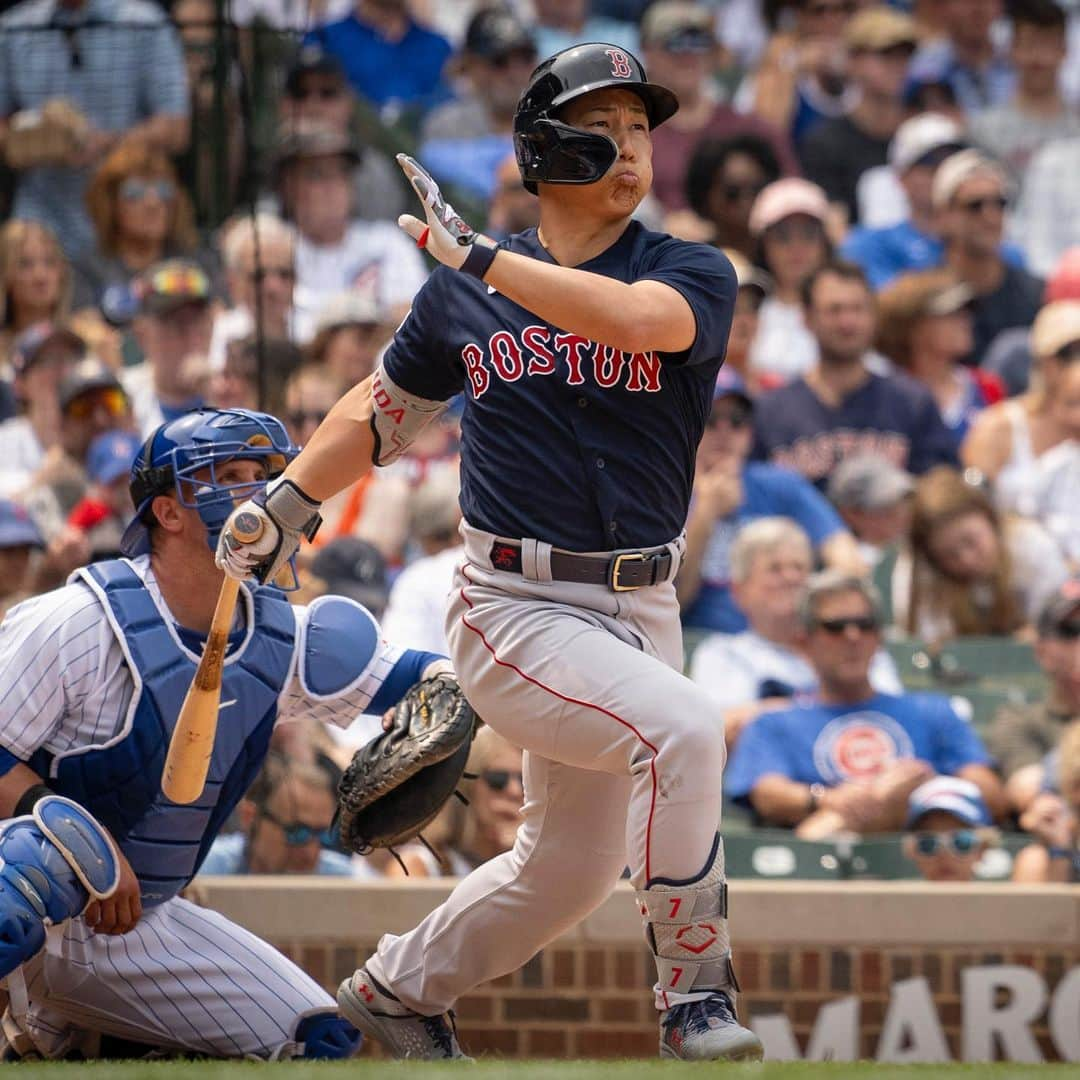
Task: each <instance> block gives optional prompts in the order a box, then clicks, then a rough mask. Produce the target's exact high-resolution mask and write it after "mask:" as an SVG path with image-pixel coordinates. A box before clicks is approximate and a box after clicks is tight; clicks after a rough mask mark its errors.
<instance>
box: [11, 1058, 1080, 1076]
mask: <svg viewBox="0 0 1080 1080" xmlns="http://www.w3.org/2000/svg"><path fill="white" fill-rule="evenodd" d="M688 1070H689V1075H692V1076H703V1075H709V1076H716V1077H723V1078H724V1080H984V1078H985V1080H1051V1078H1052V1080H1058V1078H1060V1080H1066V1078H1074V1077H1080V1065H1006V1064H995V1065H880V1064H878V1063H876V1062H872V1061H867V1062H853V1063H847V1062H839V1063H832V1062H826V1063H821V1062H801V1061H800V1062H772V1063H768V1062H767V1063H765V1064H760V1065H721V1064H718V1063H701V1064H697V1065H687V1064H685V1063H682V1062H661V1061H613V1062H609V1061H603V1062H601V1061H551V1062H548V1061H509V1060H502V1061H497V1060H487V1061H481V1062H478V1063H477V1064H475V1065H468V1064H464V1063H463V1064H449V1063H446V1064H441V1065H436V1064H429V1063H420V1062H417V1063H415V1064H410V1063H409V1062H405V1061H401V1062H382V1061H367V1060H360V1061H352V1062H334V1063H328V1062H324V1063H315V1062H298V1061H287V1062H277V1063H274V1064H269V1065H267V1064H263V1063H261V1062H250V1063H249V1062H221V1061H205V1062H204V1061H199V1062H123V1063H119V1062H108V1061H103V1062H93V1063H87V1064H83V1063H75V1062H57V1063H49V1064H36V1063H34V1064H32V1063H30V1062H26V1063H23V1064H20V1065H19V1066H18V1068H17V1070H16V1071H15V1072H13V1073H12V1077H13V1078H14V1080H34V1078H37V1077H44V1078H48V1080H59V1078H61V1077H63V1076H67V1077H71V1078H77V1080H144V1078H145V1080H255V1078H256V1077H259V1076H264V1075H266V1074H267V1073H268V1072H269V1073H271V1074H272V1075H273V1076H274V1077H280V1078H281V1080H339V1078H344V1077H356V1080H405V1078H407V1077H413V1076H423V1077H424V1078H425V1080H445V1078H449V1077H453V1078H455V1080H463V1078H468V1080H502V1078H504V1077H506V1078H512V1080H637V1078H638V1077H642V1078H644V1080H659V1078H665V1080H666V1078H672V1080H673V1078H674V1077H678V1076H682V1077H686V1076H687V1075H688Z"/></svg>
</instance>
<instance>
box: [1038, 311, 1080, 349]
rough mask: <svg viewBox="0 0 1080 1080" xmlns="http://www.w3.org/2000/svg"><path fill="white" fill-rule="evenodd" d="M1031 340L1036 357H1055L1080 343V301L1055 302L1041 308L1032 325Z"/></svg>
mask: <svg viewBox="0 0 1080 1080" xmlns="http://www.w3.org/2000/svg"><path fill="white" fill-rule="evenodd" d="M1030 340H1031V352H1032V354H1033V355H1034V356H1053V355H1054V353H1056V352H1058V351H1059V350H1061V349H1063V348H1065V346H1066V345H1071V344H1072V343H1073V342H1074V341H1080V300H1055V301H1054V302H1053V303H1052V304H1047V305H1046V306H1045V307H1042V308H1040V309H1039V313H1038V314H1037V315H1036V316H1035V321H1034V322H1033V323H1032V324H1031V338H1030Z"/></svg>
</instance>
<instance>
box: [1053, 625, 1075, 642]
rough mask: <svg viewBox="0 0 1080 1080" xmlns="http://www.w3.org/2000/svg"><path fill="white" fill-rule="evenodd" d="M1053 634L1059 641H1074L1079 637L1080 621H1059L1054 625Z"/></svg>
mask: <svg viewBox="0 0 1080 1080" xmlns="http://www.w3.org/2000/svg"><path fill="white" fill-rule="evenodd" d="M1053 636H1054V637H1056V638H1057V639H1058V640H1059V641H1076V640H1077V638H1080V623H1069V622H1067V623H1060V624H1059V625H1058V626H1055V627H1054V634H1053Z"/></svg>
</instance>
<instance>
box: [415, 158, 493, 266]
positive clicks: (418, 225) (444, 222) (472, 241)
mask: <svg viewBox="0 0 1080 1080" xmlns="http://www.w3.org/2000/svg"><path fill="white" fill-rule="evenodd" d="M397 162H398V164H399V165H400V166H401V168H402V170H403V171H404V173H405V175H406V176H407V177H408V178H409V183H410V184H412V186H413V190H414V191H415V192H416V194H417V195H418V196H419V197H420V201H421V202H422V203H423V204H424V215H425V216H426V218H427V224H424V222H422V221H421V220H420V219H419V218H415V217H413V216H412V214H402V215H401V217H399V218H398V224H399V225H400V226H401V227H402V228H403V229H404V230H405V231H406V232H407V233H408V234H409V235H410V236H411V237H412V238H413V239H414V240H415V241H416V244H417V246H418V247H422V248H424V249H425V250H426V251H430V252H431V254H432V255H433V256H434V257H435V258H436V259H438V260H439V262H441V263H442V264H443V266H449V267H450V269H451V270H462V271H464V272H465V273H466V274H472V276H473V277H477V278H480V279H481V280H482V279H483V277H484V274H485V273H487V269H488V267H489V266H491V264H492V262H493V261H494V259H495V255H496V253H497V252H498V247H497V246H496V244H495V241H494V240H492V239H491V237H489V236H484V235H483V233H478V232H477V231H476V230H475V229H473V228H472V227H471V226H469V225H467V224H466V223H465V222H464V221H463V220H462V219H461V218H460V217H458V215H457V211H456V210H455V209H454V208H453V207H452V206H451V205H450V204H449V203H448V202H447V201H446V200H445V199H444V198H443V197H442V192H440V191H439V185H438V184H437V183H435V180H434V178H433V177H432V176H431V174H430V173H429V172H428V171H427V170H426V169H425V168H424V167H423V165H421V164H420V163H419V162H418V161H416V160H414V159H413V158H411V157H409V155H408V154H398V156H397Z"/></svg>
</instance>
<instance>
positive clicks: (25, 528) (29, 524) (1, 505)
mask: <svg viewBox="0 0 1080 1080" xmlns="http://www.w3.org/2000/svg"><path fill="white" fill-rule="evenodd" d="M44 546H45V539H44V537H43V536H42V535H41V531H40V530H39V529H38V527H37V525H35V524H34V519H33V518H32V517H31V516H30V515H29V514H28V513H27V511H26V507H25V506H22V505H20V504H19V503H17V502H12V501H11V499H0V548H13V547H36V548H43V547H44Z"/></svg>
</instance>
